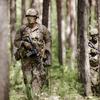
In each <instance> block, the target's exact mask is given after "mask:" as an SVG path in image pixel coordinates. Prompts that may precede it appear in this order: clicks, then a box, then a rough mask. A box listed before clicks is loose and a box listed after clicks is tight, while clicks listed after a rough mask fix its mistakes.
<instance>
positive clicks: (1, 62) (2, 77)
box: [0, 0, 9, 100]
mask: <svg viewBox="0 0 100 100" xmlns="http://www.w3.org/2000/svg"><path fill="white" fill-rule="evenodd" d="M0 13H1V14H2V15H1V16H0V100H9V95H8V90H9V89H8V87H9V86H8V83H9V82H8V77H9V73H8V70H9V67H8V33H9V30H8V17H9V15H8V0H0Z"/></svg>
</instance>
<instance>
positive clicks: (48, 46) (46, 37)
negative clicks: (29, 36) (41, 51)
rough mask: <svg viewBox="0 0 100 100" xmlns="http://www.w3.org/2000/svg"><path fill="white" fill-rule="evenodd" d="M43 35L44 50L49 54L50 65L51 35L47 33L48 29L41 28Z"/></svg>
mask: <svg viewBox="0 0 100 100" xmlns="http://www.w3.org/2000/svg"><path fill="white" fill-rule="evenodd" d="M43 33H44V41H45V50H46V52H48V53H49V55H48V56H49V60H50V63H51V43H52V41H51V33H50V32H49V31H48V29H47V28H46V27H45V26H43Z"/></svg>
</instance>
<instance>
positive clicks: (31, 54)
mask: <svg viewBox="0 0 100 100" xmlns="http://www.w3.org/2000/svg"><path fill="white" fill-rule="evenodd" d="M22 40H23V41H26V42H29V43H30V44H31V45H32V48H31V49H29V50H27V53H26V56H27V57H36V58H38V60H39V61H40V60H41V58H40V56H39V51H38V49H37V46H36V44H35V43H33V40H32V38H31V37H30V36H29V35H28V36H25V37H23V38H22Z"/></svg>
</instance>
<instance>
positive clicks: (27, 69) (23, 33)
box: [14, 8, 51, 100]
mask: <svg viewBox="0 0 100 100" xmlns="http://www.w3.org/2000/svg"><path fill="white" fill-rule="evenodd" d="M26 18H27V21H28V23H27V24H25V25H22V26H21V27H20V29H19V30H18V32H17V33H16V36H15V40H14V45H15V47H17V48H18V49H17V51H16V53H15V58H16V60H20V59H21V62H22V71H23V76H24V83H25V85H26V90H27V97H28V100H33V98H34V100H37V99H35V97H36V98H38V95H39V93H40V91H41V89H42V87H43V86H44V85H45V84H46V70H45V67H44V66H46V65H47V66H48V65H51V34H50V32H49V31H48V29H47V28H46V27H45V26H44V25H41V24H39V23H37V22H36V20H37V18H39V15H38V12H37V10H35V9H33V8H30V9H28V10H27V11H26ZM38 99H39V98H38Z"/></svg>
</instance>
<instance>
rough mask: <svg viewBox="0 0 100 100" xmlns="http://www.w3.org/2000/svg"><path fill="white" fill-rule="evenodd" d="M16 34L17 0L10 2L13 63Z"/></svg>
mask: <svg viewBox="0 0 100 100" xmlns="http://www.w3.org/2000/svg"><path fill="white" fill-rule="evenodd" d="M15 33H16V0H10V44H11V62H13V61H14V57H13V55H14V37H15Z"/></svg>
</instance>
